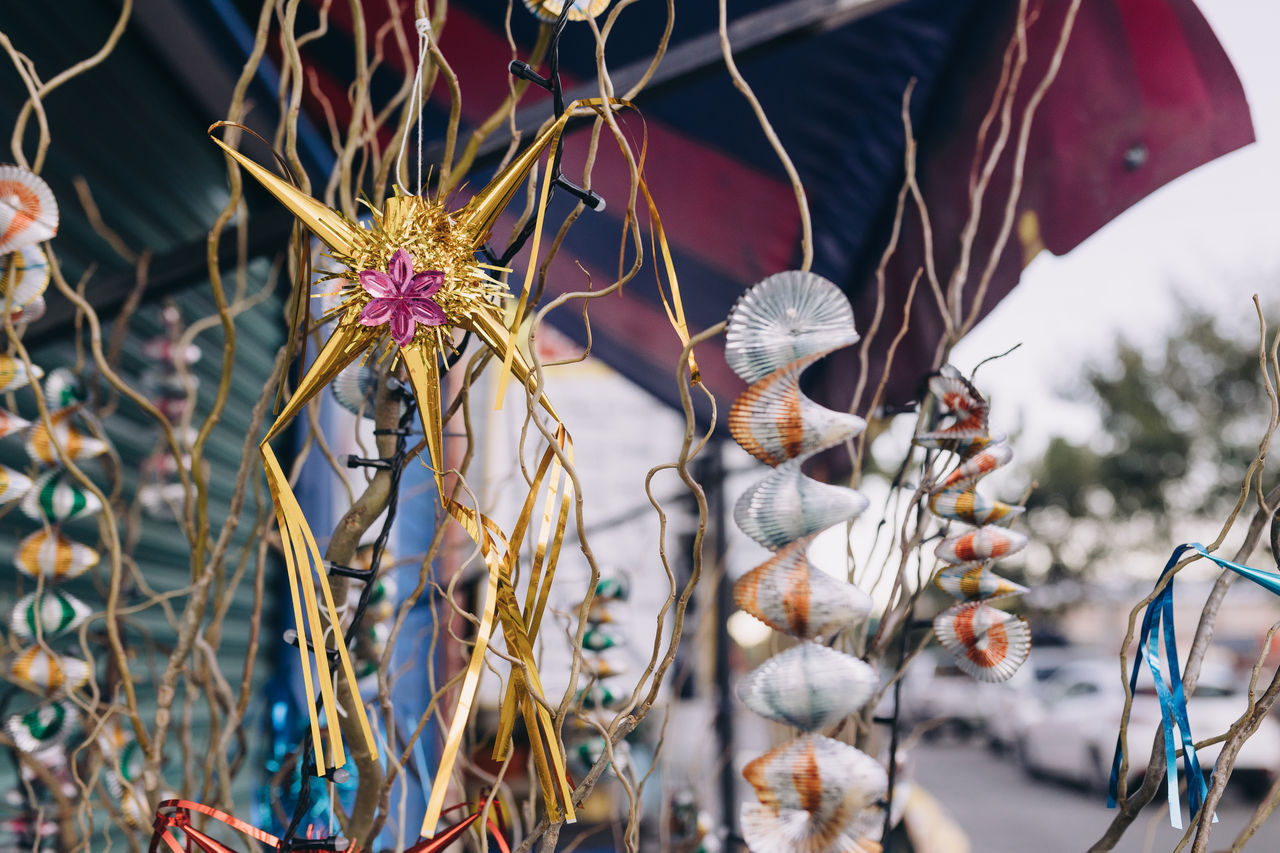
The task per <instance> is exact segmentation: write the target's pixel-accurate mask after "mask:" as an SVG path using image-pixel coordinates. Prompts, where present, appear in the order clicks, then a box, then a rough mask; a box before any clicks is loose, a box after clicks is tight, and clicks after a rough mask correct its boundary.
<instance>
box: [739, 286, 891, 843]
mask: <svg viewBox="0 0 1280 853" xmlns="http://www.w3.org/2000/svg"><path fill="white" fill-rule="evenodd" d="M857 340H858V333H857V330H856V329H855V327H854V324H853V310H852V309H851V308H850V306H849V300H848V299H847V298H846V297H845V295H844V294H843V293H841V292H840V289H839V288H837V287H836V286H835V285H834V284H832V283H831V282H829V281H827V280H826V279H824V278H822V277H821V276H817V275H814V274H812V273H807V272H795V271H793V272H784V273H779V274H777V275H773V276H770V277H769V278H766V279H765V280H764V281H761V282H760V283H758V284H756V285H755V286H753V287H751V288H750V289H749V290H747V292H746V293H744V294H743V296H742V298H741V299H739V300H738V302H737V304H736V305H734V307H733V310H732V311H731V312H730V314H729V322H728V325H727V327H726V329H725V359H726V360H727V361H728V363H729V366H730V367H731V368H733V370H734V372H735V373H737V374H738V375H739V376H741V377H742V378H743V379H744V380H745V381H747V382H748V383H750V387H748V388H747V390H746V391H744V392H743V393H742V394H741V395H739V397H738V399H737V400H736V401H735V402H734V404H733V407H732V409H730V415H729V423H730V431H731V432H732V434H733V437H734V438H735V439H736V440H737V442H738V443H739V444H740V445H741V446H742V447H743V449H745V450H746V451H747V452H748V453H750V454H751V455H753V456H755V457H756V458H757V459H759V460H760V461H762V462H765V463H767V464H769V465H773V466H775V467H774V470H773V471H772V472H771V473H770V474H769V475H767V476H766V477H765V478H764V479H762V480H760V481H759V482H757V483H755V484H753V485H751V486H750V487H748V488H747V490H746V491H745V492H744V493H743V494H742V496H741V497H740V498H739V499H738V502H737V504H736V505H735V506H734V511H733V517H734V521H736V522H737V524H738V527H740V528H741V529H742V531H743V532H744V533H746V534H747V535H748V536H750V537H751V538H752V539H754V540H756V542H758V543H760V544H761V545H762V546H764V547H765V548H768V549H770V550H772V551H775V552H776V553H775V555H774V556H773V557H772V558H771V559H769V560H767V561H765V562H764V563H763V564H761V565H760V566H757V567H756V568H755V569H752V570H751V571H750V572H748V573H747V574H746V575H744V576H743V577H742V578H740V579H739V580H738V582H737V583H736V584H735V585H734V600H735V601H736V602H737V604H738V606H740V607H742V608H743V610H745V611H746V612H748V613H750V614H751V615H753V616H755V617H756V618H757V619H760V620H761V621H762V622H764V623H765V624H767V625H769V626H770V627H772V628H774V629H776V630H779V631H783V632H785V633H788V634H791V635H792V636H794V637H796V638H797V639H800V640H803V641H806V642H801V643H800V645H798V646H795V647H794V648H790V649H788V650H786V651H784V652H782V653H781V654H778V655H776V656H774V657H772V658H770V659H768V660H766V661H765V662H764V663H763V664H761V665H760V666H758V667H756V668H755V669H754V670H752V671H751V672H750V673H748V674H747V675H746V676H744V677H743V678H742V680H741V681H739V682H738V687H737V694H738V698H739V700H740V701H741V702H742V703H743V704H744V705H746V706H747V707H748V708H750V709H751V710H752V711H754V712H755V713H757V714H759V715H760V716H762V717H765V718H766V719H770V720H775V721H777V722H779V723H782V724H784V725H788V726H791V727H793V728H797V729H800V730H802V731H808V732H817V731H820V730H823V729H825V728H827V727H828V726H832V725H835V724H836V723H838V722H839V721H840V720H842V719H844V718H845V717H847V716H848V715H850V714H853V713H855V712H857V711H858V710H859V709H860V708H861V707H862V706H863V705H865V704H866V703H867V702H868V701H869V700H870V698H871V696H872V694H873V693H874V691H875V689H876V686H877V684H878V683H879V677H878V675H877V674H876V672H875V670H874V669H872V668H871V667H870V666H868V665H867V664H866V663H864V662H863V661H860V660H858V659H857V658H855V657H853V656H852V655H847V654H844V653H843V652H838V651H836V650H835V649H832V648H828V647H827V646H824V645H819V644H818V643H815V642H811V641H812V640H815V639H817V638H819V637H822V636H824V635H832V634H835V633H838V632H839V631H840V630H841V629H843V628H844V627H846V626H848V625H850V624H855V623H857V622H860V621H861V620H862V619H864V618H865V617H866V615H867V613H868V611H869V610H870V608H871V600H870V598H869V597H868V596H867V595H866V593H864V592H863V591H862V590H860V589H858V588H857V587H856V586H854V585H853V584H850V583H847V582H845V581H841V580H838V579H837V578H834V577H830V576H828V575H824V574H822V573H821V572H819V571H818V570H816V569H815V568H814V567H813V566H811V565H809V562H808V560H807V559H806V558H805V550H806V548H807V547H808V545H809V543H810V542H811V541H812V539H813V537H814V536H816V535H817V534H818V533H820V532H821V531H823V530H826V529H827V528H829V527H831V526H833V525H836V524H840V523H843V522H846V521H849V520H850V519H853V518H856V517H857V516H858V515H860V514H861V513H862V512H863V510H865V509H866V507H867V503H868V502H867V498H866V497H865V496H864V495H863V494H862V493H861V492H858V491H855V490H853V489H847V488H843V487H841V486H833V485H830V484H827V483H820V482H818V481H817V480H814V479H812V478H810V477H808V476H806V475H805V474H804V472H803V471H802V469H801V463H802V462H803V461H804V460H805V459H806V458H808V457H809V456H812V455H813V454H814V453H817V452H818V451H820V450H822V449H823V448H826V447H831V446H833V445H835V444H838V443H839V442H841V441H844V440H846V439H849V438H852V437H854V436H856V435H858V434H859V433H860V432H861V431H862V430H863V429H864V428H865V426H866V424H865V423H864V422H863V420H862V419H861V418H858V417H854V416H853V415H849V414H846V413H842V412H835V411H831V410H829V409H824V408H823V407H821V406H819V405H817V404H816V403H814V402H813V401H812V400H809V399H808V398H806V397H805V396H804V395H803V394H801V393H800V376H801V374H802V373H803V372H804V370H805V368H807V367H808V366H809V365H811V364H813V363H814V362H815V361H817V360H818V359H820V358H822V356H824V355H826V354H827V353H830V352H832V351H834V350H836V349H839V348H841V347H845V346H849V345H850V344H852V343H855V342H856V341H857ZM742 775H743V776H744V777H745V778H746V779H747V781H748V782H750V783H751V785H752V787H754V788H755V790H756V798H757V799H758V800H759V803H746V804H744V805H743V806H742V815H741V817H742V827H743V836H744V837H745V838H746V841H747V846H748V847H750V848H751V850H752V851H753V852H754V853H784V851H786V853H793V851H806V853H828V851H834V850H841V851H845V850H850V849H853V848H851V847H849V844H852V843H853V839H852V838H851V837H849V836H847V835H846V832H847V830H848V829H849V827H850V826H851V824H852V823H853V821H854V820H855V819H856V818H857V817H858V815H859V814H860V813H861V812H862V811H863V810H864V809H866V808H867V807H869V806H870V805H872V804H873V803H874V802H875V800H876V799H877V798H879V797H880V796H881V795H882V794H883V792H884V790H885V785H886V782H887V777H886V774H885V770H884V768H883V767H882V766H881V765H880V763H879V762H878V761H876V760H875V759H874V758H872V757H871V756H869V755H865V754H863V753H861V752H859V751H858V750H857V749H855V748H854V747H852V746H849V745H848V744H845V743H841V742H839V741H835V740H831V739H829V738H825V737H820V736H816V735H814V734H807V735H802V736H801V737H799V738H796V739H793V740H791V741H788V742H787V743H784V744H782V745H781V746H778V747H776V748H774V749H773V750H771V751H769V752H767V753H765V754H764V755H762V756H760V757H759V758H757V759H755V760H754V761H752V762H750V763H749V764H747V766H746V767H745V768H744V769H743V771H742Z"/></svg>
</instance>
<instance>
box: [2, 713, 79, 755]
mask: <svg viewBox="0 0 1280 853" xmlns="http://www.w3.org/2000/svg"><path fill="white" fill-rule="evenodd" d="M78 718H79V714H78V713H77V712H76V707H75V705H72V704H71V703H70V702H68V701H66V700H62V701H58V702H50V703H49V704H47V705H41V706H39V707H38V708H35V709H33V710H31V711H28V712H27V713H25V714H15V715H14V716H12V717H9V718H8V719H7V720H5V721H4V730H5V733H6V734H8V735H9V739H10V740H12V741H13V745H14V746H16V747H17V748H18V749H20V750H21V751H23V752H28V753H31V752H40V751H42V750H46V749H49V748H51V747H54V746H58V745H60V744H64V743H66V742H67V739H68V738H69V737H70V736H71V731H72V730H73V729H74V728H75V727H76V724H77V721H78Z"/></svg>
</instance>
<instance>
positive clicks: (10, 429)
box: [0, 409, 31, 438]
mask: <svg viewBox="0 0 1280 853" xmlns="http://www.w3.org/2000/svg"><path fill="white" fill-rule="evenodd" d="M29 426H31V421H29V420H27V419H26V418H20V417H18V416H17V415H15V414H14V413H13V412H9V411H5V410H4V409H0V438H4V437H5V436H7V435H13V434H14V433H15V432H22V431H23V430H24V429H26V428H27V427H29Z"/></svg>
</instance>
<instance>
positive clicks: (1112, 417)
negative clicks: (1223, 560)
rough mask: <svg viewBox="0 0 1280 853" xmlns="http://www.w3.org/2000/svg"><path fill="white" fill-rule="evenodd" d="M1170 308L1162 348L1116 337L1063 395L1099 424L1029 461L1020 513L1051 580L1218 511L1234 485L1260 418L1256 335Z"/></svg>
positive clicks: (1259, 432) (1262, 399)
mask: <svg viewBox="0 0 1280 853" xmlns="http://www.w3.org/2000/svg"><path fill="white" fill-rule="evenodd" d="M1181 309H1182V310H1180V311H1179V315H1180V316H1181V317H1182V318H1183V319H1182V320H1181V322H1180V323H1179V324H1178V325H1177V326H1176V327H1175V328H1174V330H1173V331H1172V332H1171V334H1170V336H1169V338H1168V339H1167V340H1166V341H1165V342H1164V344H1163V346H1161V347H1154V348H1151V347H1149V348H1147V349H1146V350H1143V349H1140V348H1138V347H1136V346H1134V345H1133V344H1132V343H1130V342H1128V341H1124V340H1121V341H1120V342H1119V343H1118V344H1117V345H1116V349H1115V355H1114V358H1113V359H1111V360H1110V361H1109V363H1107V364H1105V365H1094V366H1092V367H1090V368H1089V369H1088V370H1087V371H1086V373H1085V376H1084V378H1083V380H1082V382H1081V385H1080V387H1079V388H1077V389H1072V390H1071V391H1069V392H1068V393H1069V394H1070V395H1071V396H1072V397H1075V398H1077V399H1080V400H1082V401H1085V402H1088V403H1090V404H1092V405H1094V406H1096V409H1097V413H1098V421H1099V428H1098V431H1097V432H1096V433H1095V435H1094V436H1093V437H1092V438H1091V439H1090V440H1089V441H1087V442H1085V443H1082V444H1076V443H1072V442H1071V441H1068V440H1067V439H1065V438H1062V437H1060V436H1057V437H1054V438H1053V439H1052V440H1051V441H1050V443H1049V446H1048V448H1047V449H1046V451H1045V453H1044V456H1043V458H1042V459H1041V461H1040V463H1039V466H1038V468H1037V470H1036V479H1037V480H1038V482H1039V486H1038V488H1037V489H1036V491H1035V493H1034V494H1033V495H1032V498H1031V500H1030V502H1029V506H1028V509H1029V510H1031V512H1029V513H1028V517H1027V522H1028V524H1029V525H1030V527H1031V528H1032V536H1033V539H1037V540H1039V541H1041V542H1043V543H1044V544H1045V545H1046V546H1047V547H1048V548H1049V550H1050V553H1051V555H1052V564H1051V567H1050V572H1049V574H1050V577H1051V578H1052V577H1055V576H1056V577H1061V576H1063V575H1069V574H1076V573H1081V572H1087V570H1088V568H1089V566H1090V565H1091V564H1092V563H1094V562H1095V561H1097V560H1098V559H1099V558H1101V557H1102V556H1103V555H1104V554H1107V553H1109V552H1113V551H1116V550H1120V549H1127V548H1133V547H1141V546H1142V545H1145V544H1150V543H1153V542H1155V541H1164V540H1167V538H1168V537H1169V536H1170V535H1172V532H1173V531H1174V530H1175V529H1176V528H1178V527H1180V526H1181V525H1182V524H1183V523H1184V522H1186V521H1188V520H1193V519H1195V518H1201V517H1203V518H1221V517H1222V516H1223V515H1224V514H1225V513H1226V511H1227V510H1228V509H1229V507H1230V505H1231V503H1232V502H1233V501H1234V500H1235V498H1236V497H1237V495H1238V494H1239V490H1240V477H1241V475H1242V473H1243V471H1244V470H1245V468H1246V467H1247V466H1248V464H1249V461H1250V460H1251V459H1252V458H1253V456H1254V454H1255V453H1256V451H1257V447H1258V442H1259V441H1260V440H1261V438H1262V436H1263V434H1264V432H1265V430H1266V424H1267V411H1268V403H1267V400H1266V394H1265V391H1264V389H1263V384H1262V379H1261V376H1260V373H1259V368H1258V352H1257V344H1256V343H1254V342H1251V341H1250V338H1251V337H1252V334H1246V333H1244V332H1243V331H1236V330H1232V332H1231V334H1225V333H1224V332H1223V331H1222V329H1221V328H1220V327H1219V325H1218V323H1217V321H1215V319H1214V318H1213V317H1211V316H1208V315H1206V314H1205V313H1204V312H1202V311H1199V310H1198V309H1196V308H1195V307H1194V306H1191V305H1188V304H1185V303H1184V304H1183V305H1182V306H1181ZM1252 331H1253V330H1250V332H1252Z"/></svg>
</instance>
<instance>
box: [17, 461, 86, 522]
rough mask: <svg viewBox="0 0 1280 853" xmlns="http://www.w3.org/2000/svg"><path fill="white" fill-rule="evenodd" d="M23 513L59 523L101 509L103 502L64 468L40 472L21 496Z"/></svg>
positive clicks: (30, 516) (39, 519)
mask: <svg viewBox="0 0 1280 853" xmlns="http://www.w3.org/2000/svg"><path fill="white" fill-rule="evenodd" d="M22 512H23V514H25V515H26V516H27V518H29V519H31V520H32V521H39V522H48V523H50V524H57V523H59V522H63V521H71V520H72V519H75V518H81V517H83V516H86V515H93V514H94V513H97V512H102V502H101V501H99V500H98V496H97V495H95V494H94V493H93V492H91V491H89V490H88V489H86V488H85V487H84V486H82V485H80V483H78V482H77V481H76V480H75V479H74V478H72V477H71V475H69V474H68V473H67V472H66V471H64V470H63V469H61V468H54V469H52V470H49V471H46V472H45V473H44V474H41V475H40V476H39V477H38V478H37V479H36V481H35V483H33V484H32V485H31V488H30V489H28V490H27V493H26V494H25V495H24V496H23V498H22Z"/></svg>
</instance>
